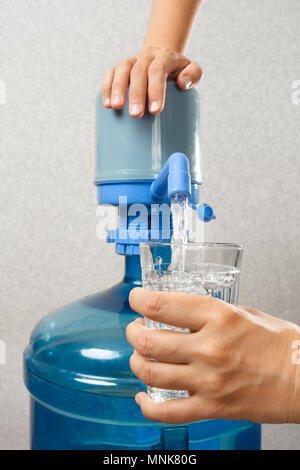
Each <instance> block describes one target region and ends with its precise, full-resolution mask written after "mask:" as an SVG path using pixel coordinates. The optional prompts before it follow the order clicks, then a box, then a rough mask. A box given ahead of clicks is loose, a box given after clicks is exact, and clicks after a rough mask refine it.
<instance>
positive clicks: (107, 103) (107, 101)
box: [104, 98, 110, 106]
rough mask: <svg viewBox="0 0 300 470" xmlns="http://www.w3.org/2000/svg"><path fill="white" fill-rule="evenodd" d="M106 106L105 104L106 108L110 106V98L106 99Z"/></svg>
mask: <svg viewBox="0 0 300 470" xmlns="http://www.w3.org/2000/svg"><path fill="white" fill-rule="evenodd" d="M104 104H105V106H109V105H110V99H109V98H105V100H104Z"/></svg>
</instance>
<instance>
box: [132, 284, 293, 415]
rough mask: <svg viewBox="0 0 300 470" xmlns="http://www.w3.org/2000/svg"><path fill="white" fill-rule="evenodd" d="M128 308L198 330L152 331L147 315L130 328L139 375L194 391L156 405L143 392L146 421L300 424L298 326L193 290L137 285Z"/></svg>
mask: <svg viewBox="0 0 300 470" xmlns="http://www.w3.org/2000/svg"><path fill="white" fill-rule="evenodd" d="M130 305H131V307H132V308H133V310H135V311H136V312H138V313H140V314H141V315H144V316H145V317H147V318H149V319H151V320H154V321H159V322H161V323H165V324H170V325H174V326H177V327H182V328H189V329H190V330H191V331H192V333H191V334H185V333H179V332H173V331H168V330H150V329H147V328H145V327H144V320H143V319H142V318H139V319H137V320H136V321H134V322H133V323H131V324H130V325H128V327H127V338H128V341H129V342H130V344H131V345H132V346H133V347H134V348H135V351H134V354H133V355H132V356H131V358H130V366H131V369H132V371H133V372H134V374H135V375H136V376H137V377H138V378H140V379H141V380H142V382H144V383H145V384H147V385H150V386H153V387H159V388H165V389H170V390H172V389H174V390H188V391H189V395H190V397H189V398H183V399H173V400H169V401H166V402H163V403H155V402H154V401H153V400H151V399H150V398H149V397H148V395H147V394H146V393H139V394H137V396H136V401H137V403H138V404H139V405H140V407H141V409H142V412H143V414H144V416H145V417H146V418H148V419H151V420H154V421H162V422H165V423H171V424H176V423H185V422H191V421H199V420H202V419H208V418H222V419H245V420H251V421H254V422H258V423H265V422H267V423H284V422H296V423H300V372H299V369H300V365H297V363H298V362H300V361H295V360H293V359H292V358H293V354H294V353H295V349H293V348H295V344H299V343H295V341H297V340H299V339H300V328H299V327H297V326H296V325H293V324H292V323H289V322H286V321H283V320H280V319H278V318H275V317H271V316H269V315H266V314H264V313H261V312H258V311H256V310H252V309H246V308H243V307H235V306H232V305H229V304H227V303H225V302H223V301H220V300H217V299H214V298H211V297H205V296H196V295H191V294H183V293H171V292H170V293H169V292H151V291H146V290H144V289H141V288H136V289H133V290H132V291H131V294H130ZM148 358H153V359H156V361H151V360H149V359H148Z"/></svg>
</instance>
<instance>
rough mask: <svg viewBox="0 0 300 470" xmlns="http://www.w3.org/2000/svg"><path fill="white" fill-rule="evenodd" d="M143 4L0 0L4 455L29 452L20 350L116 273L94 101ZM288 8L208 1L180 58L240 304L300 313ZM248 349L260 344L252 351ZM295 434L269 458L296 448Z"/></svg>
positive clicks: (295, 50)
mask: <svg viewBox="0 0 300 470" xmlns="http://www.w3.org/2000/svg"><path fill="white" fill-rule="evenodd" d="M150 7H151V1H150V0H102V1H99V0H85V1H84V2H83V1H81V0H64V1H61V0H51V1H49V0H0V11H1V18H0V80H3V81H5V84H6V105H0V174H1V183H0V201H1V202H0V204H1V211H0V224H1V225H0V250H1V251H0V253H1V257H0V260H1V261H0V291H1V292H0V293H1V296H0V340H2V341H3V340H4V341H5V342H6V344H7V364H6V366H4V365H0V423H1V427H0V448H1V449H21V448H26V447H28V396H27V393H26V390H25V388H24V386H23V383H22V352H23V349H24V347H25V344H26V341H27V339H28V336H29V334H30V331H31V329H32V328H33V326H34V325H35V323H36V322H37V321H38V320H39V319H40V318H41V317H42V316H43V315H45V314H46V313H47V312H48V311H49V310H51V309H54V308H56V307H59V306H62V305H63V304H65V303H68V302H70V301H72V300H74V299H76V298H78V297H81V296H84V295H86V294H89V293H92V292H95V291H97V290H101V289H103V288H106V287H108V286H109V285H111V284H112V283H114V282H116V281H118V280H119V279H120V277H121V273H122V266H123V259H122V258H121V257H118V256H117V255H114V250H113V247H112V246H108V247H105V249H104V244H103V242H100V241H99V240H97V238H96V236H95V227H96V223H97V219H96V215H95V210H96V194H95V189H94V187H93V185H92V180H93V159H94V98H95V95H96V92H97V90H98V89H99V86H100V83H101V77H102V75H103V72H104V70H105V69H106V68H107V67H108V66H110V65H111V64H112V63H114V62H116V61H118V60H120V59H122V58H124V57H126V56H128V55H131V54H133V53H134V52H136V51H137V48H138V47H139V46H140V45H141V42H142V38H143V34H144V32H145V28H146V24H147V19H148V15H149V11H150ZM299 24H300V2H299V0H281V1H279V0H252V1H249V0H207V1H206V3H205V5H204V7H203V9H202V10H201V12H200V15H199V16H198V19H197V22H196V25H195V28H194V32H193V35H192V39H191V41H190V44H189V47H188V51H187V55H189V56H190V57H192V58H193V59H194V60H197V61H199V62H200V64H201V65H202V67H203V69H204V78H203V81H202V83H201V85H200V87H199V89H200V92H201V96H202V111H201V113H202V153H203V174H204V188H203V195H204V197H205V199H206V200H207V201H209V202H210V203H212V204H213V206H214V208H215V211H216V213H217V222H215V223H214V224H212V225H211V226H210V227H209V229H208V239H210V240H219V241H238V242H242V243H244V246H245V257H244V265H243V276H242V286H241V297H240V301H241V303H244V304H248V305H252V306H255V307H257V308H259V309H262V310H264V311H267V312H269V313H271V314H274V315H277V316H280V317H283V318H286V319H289V320H292V321H296V322H297V321H298V322H300V319H299V292H298V291H299V280H300V272H299V266H300V258H299V257H300V255H299V230H300V224H299V199H300V192H299V169H300V168H299V166H300V165H299V147H300V132H299V122H300V105H298V106H297V105H295V104H293V103H292V100H291V93H292V91H291V84H292V82H293V81H294V80H297V79H298V80H299V79H300V61H299V56H300V27H299ZM254 347H255V345H254ZM299 430H300V428H299V427H298V426H296V425H281V426H280V425H272V426H270V425H267V426H264V433H263V446H264V448H265V449H271V448H272V449H279V448H281V449H298V448H300V433H299Z"/></svg>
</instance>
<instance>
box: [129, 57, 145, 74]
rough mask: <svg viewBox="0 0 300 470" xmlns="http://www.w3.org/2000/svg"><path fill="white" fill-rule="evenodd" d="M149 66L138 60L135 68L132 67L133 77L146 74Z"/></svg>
mask: <svg viewBox="0 0 300 470" xmlns="http://www.w3.org/2000/svg"><path fill="white" fill-rule="evenodd" d="M146 67H147V65H146V63H144V62H142V61H140V60H138V61H137V62H136V63H135V64H134V66H133V67H132V70H131V75H141V74H143V73H144V71H145V69H146Z"/></svg>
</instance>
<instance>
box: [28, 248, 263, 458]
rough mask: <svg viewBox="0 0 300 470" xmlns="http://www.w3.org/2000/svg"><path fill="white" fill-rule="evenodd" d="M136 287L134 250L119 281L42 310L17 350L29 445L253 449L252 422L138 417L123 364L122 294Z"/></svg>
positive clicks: (136, 385)
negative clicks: (173, 422) (27, 400)
mask: <svg viewBox="0 0 300 470" xmlns="http://www.w3.org/2000/svg"><path fill="white" fill-rule="evenodd" d="M139 285H141V280H140V265H139V257H138V256H127V257H126V273H125V277H124V279H123V281H122V282H121V283H119V284H117V285H116V286H114V287H112V288H111V289H108V290H107V291H104V292H101V293H99V294H95V295H92V296H89V297H86V298H83V299H81V300H79V301H77V302H74V303H73V304H71V305H69V306H66V307H64V308H62V309H60V310H58V311H57V312H54V313H51V314H49V315H47V316H46V317H45V318H44V319H42V320H41V322H40V323H39V324H38V325H37V326H36V328H35V329H34V331H33V333H32V337H31V341H30V344H29V346H28V348H27V349H26V351H25V354H24V360H25V367H24V377H25V383H26V386H27V387H28V389H29V391H30V394H31V448H32V449H97V450H101V449H110V450H114V449H145V450H151V449H172V450H177V449H190V450H197V449H199V450H200V449H215V450H217V449H259V448H260V426H259V425H257V424H254V423H250V422H245V421H225V420H210V421H202V422H199V423H191V424H189V425H181V426H170V425H165V424H162V423H155V422H151V421H149V420H146V419H145V418H144V417H143V415H142V413H141V411H140V408H139V407H138V406H137V405H136V403H135V401H134V396H135V394H136V393H137V392H138V391H140V390H144V389H145V387H144V385H143V384H142V383H141V382H140V381H139V380H138V379H137V378H136V377H134V376H133V374H132V372H131V370H130V367H129V357H130V355H131V354H132V348H131V346H130V345H129V343H128V342H127V340H126V337H125V330H126V326H127V324H128V323H130V322H131V321H132V320H133V319H134V318H136V317H137V314H135V313H134V312H133V311H132V310H131V309H130V306H129V303H128V295H129V292H130V290H131V289H132V288H133V287H136V286H139Z"/></svg>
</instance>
